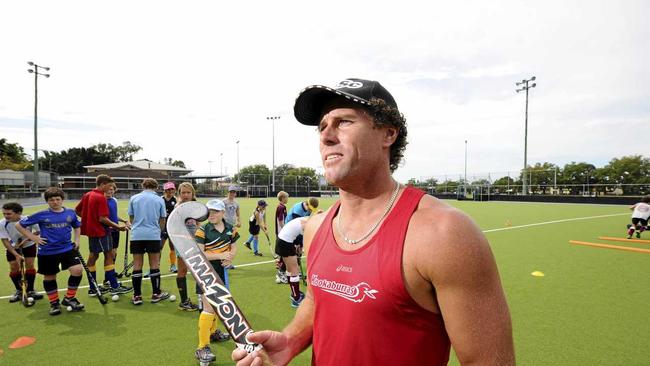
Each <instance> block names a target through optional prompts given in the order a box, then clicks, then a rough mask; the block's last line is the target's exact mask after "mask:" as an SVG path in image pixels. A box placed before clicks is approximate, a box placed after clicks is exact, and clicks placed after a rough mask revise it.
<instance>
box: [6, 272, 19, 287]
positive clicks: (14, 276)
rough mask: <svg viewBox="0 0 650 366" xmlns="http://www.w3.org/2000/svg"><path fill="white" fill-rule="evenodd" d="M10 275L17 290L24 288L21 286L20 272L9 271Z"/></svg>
mask: <svg viewBox="0 0 650 366" xmlns="http://www.w3.org/2000/svg"><path fill="white" fill-rule="evenodd" d="M9 277H11V282H13V283H14V287H16V291H20V290H22V288H21V287H20V277H21V275H20V272H9Z"/></svg>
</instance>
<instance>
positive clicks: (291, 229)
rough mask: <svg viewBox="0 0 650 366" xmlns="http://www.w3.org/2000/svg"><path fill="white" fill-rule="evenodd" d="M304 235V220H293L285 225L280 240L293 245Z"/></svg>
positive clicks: (279, 236) (279, 235)
mask: <svg viewBox="0 0 650 366" xmlns="http://www.w3.org/2000/svg"><path fill="white" fill-rule="evenodd" d="M298 235H302V220H301V219H298V220H291V221H289V222H288V223H286V224H284V226H283V227H282V230H280V233H279V234H278V238H280V239H282V240H284V241H286V242H287V243H293V241H294V240H296V238H297V237H298Z"/></svg>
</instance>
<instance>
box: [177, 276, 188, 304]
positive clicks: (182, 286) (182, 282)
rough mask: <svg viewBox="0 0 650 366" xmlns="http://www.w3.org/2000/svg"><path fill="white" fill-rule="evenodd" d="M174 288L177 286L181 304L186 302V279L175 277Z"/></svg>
mask: <svg viewBox="0 0 650 366" xmlns="http://www.w3.org/2000/svg"><path fill="white" fill-rule="evenodd" d="M176 286H178V293H179V295H180V296H181V302H185V301H187V279H186V278H185V277H176Z"/></svg>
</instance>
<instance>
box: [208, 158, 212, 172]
mask: <svg viewBox="0 0 650 366" xmlns="http://www.w3.org/2000/svg"><path fill="white" fill-rule="evenodd" d="M208 164H209V166H210V170H209V172H210V173H209V174H208V175H209V176H212V160H208Z"/></svg>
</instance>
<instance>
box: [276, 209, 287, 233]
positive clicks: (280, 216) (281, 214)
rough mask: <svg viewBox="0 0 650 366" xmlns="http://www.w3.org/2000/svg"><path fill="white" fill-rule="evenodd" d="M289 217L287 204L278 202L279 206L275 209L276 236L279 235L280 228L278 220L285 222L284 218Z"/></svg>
mask: <svg viewBox="0 0 650 366" xmlns="http://www.w3.org/2000/svg"><path fill="white" fill-rule="evenodd" d="M286 218H287V206H285V205H284V204H283V203H278V207H277V208H276V209H275V236H278V233H279V232H280V228H278V221H280V222H284V219H286Z"/></svg>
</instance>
